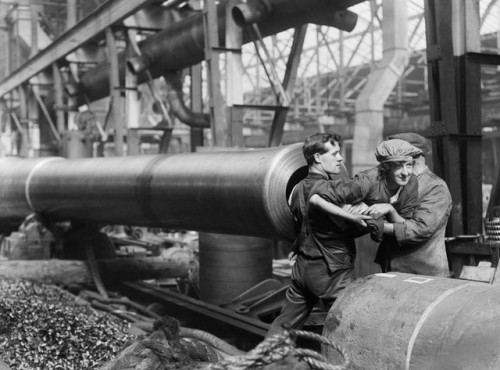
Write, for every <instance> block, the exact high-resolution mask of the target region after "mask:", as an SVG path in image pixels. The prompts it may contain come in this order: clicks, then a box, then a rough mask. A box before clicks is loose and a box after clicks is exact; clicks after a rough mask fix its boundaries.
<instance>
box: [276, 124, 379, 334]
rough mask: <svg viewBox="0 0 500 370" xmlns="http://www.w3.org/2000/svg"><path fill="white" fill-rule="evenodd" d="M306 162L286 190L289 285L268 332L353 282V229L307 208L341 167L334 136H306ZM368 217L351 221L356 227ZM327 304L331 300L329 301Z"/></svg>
mask: <svg viewBox="0 0 500 370" xmlns="http://www.w3.org/2000/svg"><path fill="white" fill-rule="evenodd" d="M302 150H303V153H304V157H305V159H306V161H307V164H308V166H309V173H308V175H307V177H306V178H305V179H304V180H302V181H301V182H300V183H299V184H298V185H297V186H296V187H295V188H294V190H293V191H292V195H291V197H290V208H291V210H292V213H293V215H294V218H295V221H296V227H297V234H298V235H299V236H298V238H297V239H296V241H295V242H294V245H293V248H292V249H293V250H294V253H295V254H296V260H295V263H294V266H293V269H292V285H291V286H290V288H289V289H288V290H287V293H286V301H285V303H284V305H283V308H282V311H281V314H280V315H279V316H278V317H277V318H276V320H275V321H274V322H273V324H272V326H271V329H270V331H269V332H268V336H269V335H272V334H275V333H277V332H278V331H280V330H281V328H282V324H284V323H289V324H290V325H291V327H292V328H300V327H302V325H303V324H304V322H305V321H306V319H307V317H308V316H309V314H310V312H311V311H312V309H313V308H314V306H315V305H316V303H317V302H318V300H320V299H323V300H325V301H326V304H327V305H328V304H329V302H330V301H332V300H333V299H334V298H335V297H336V296H337V294H338V292H340V291H341V290H342V289H343V288H344V287H345V286H346V285H347V284H349V283H350V282H351V281H352V280H353V266H354V258H355V256H356V246H355V244H354V234H352V233H351V231H354V230H355V228H353V227H352V226H350V225H349V224H348V223H347V222H346V220H345V219H343V218H340V217H338V218H335V217H328V216H327V215H326V214H325V213H324V212H322V211H321V210H319V209H318V208H311V209H309V205H308V199H309V195H310V194H313V193H314V191H315V190H316V189H317V187H318V186H319V185H320V182H321V181H324V180H330V179H331V178H332V177H335V176H336V175H338V174H339V173H340V172H341V170H342V166H343V163H342V162H343V160H344V159H343V158H342V156H341V155H340V136H338V135H335V134H327V133H318V134H314V135H311V136H309V137H308V138H306V140H305V142H304V145H303V147H302ZM367 218H370V217H369V216H364V215H360V216H355V217H353V219H352V220H351V221H352V222H354V223H358V224H359V225H361V226H366V225H365V224H364V219H367ZM332 302H333V301H332Z"/></svg>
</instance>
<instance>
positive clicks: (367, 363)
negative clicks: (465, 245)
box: [323, 273, 500, 370]
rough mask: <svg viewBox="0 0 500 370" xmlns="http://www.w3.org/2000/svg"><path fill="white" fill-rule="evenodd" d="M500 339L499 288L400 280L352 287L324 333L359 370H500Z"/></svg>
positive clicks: (386, 277)
mask: <svg viewBox="0 0 500 370" xmlns="http://www.w3.org/2000/svg"><path fill="white" fill-rule="evenodd" d="M499 332H500V286H497V285H492V284H487V283H477V282H471V281H466V280H459V279H449V278H439V277H431V276H419V275H411V274H403V273H390V274H375V275H371V276H368V277H365V278H362V279H358V280H356V281H354V282H353V283H352V284H350V285H349V286H348V287H347V288H346V289H345V290H344V292H342V294H341V295H340V296H339V298H338V299H337V301H335V303H334V304H333V306H332V307H331V309H330V312H329V313H328V316H327V318H326V321H325V326H324V329H323V335H325V336H326V337H327V338H328V339H330V340H332V341H334V342H335V343H339V344H341V345H342V347H343V348H344V350H346V351H347V353H348V354H349V355H350V356H351V359H352V365H351V366H352V368H353V369H359V370H371V369H385V370H402V369H403V370H420V369H500V334H499ZM325 355H326V357H327V359H328V360H329V363H332V364H335V363H341V361H342V360H343V359H342V358H340V357H339V355H338V353H337V352H336V351H334V350H329V349H327V350H326V353H325Z"/></svg>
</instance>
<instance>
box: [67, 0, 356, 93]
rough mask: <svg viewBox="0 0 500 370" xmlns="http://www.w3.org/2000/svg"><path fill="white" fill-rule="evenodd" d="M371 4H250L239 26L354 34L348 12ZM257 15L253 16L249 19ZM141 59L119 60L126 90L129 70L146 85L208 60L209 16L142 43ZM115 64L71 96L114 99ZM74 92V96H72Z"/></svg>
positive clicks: (247, 37)
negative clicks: (321, 28) (309, 27)
mask: <svg viewBox="0 0 500 370" xmlns="http://www.w3.org/2000/svg"><path fill="white" fill-rule="evenodd" d="M362 1H365V0H308V1H304V0H249V1H248V2H247V3H244V4H240V5H239V6H237V7H234V8H233V10H232V13H233V14H234V17H235V20H238V21H239V22H242V23H246V22H250V21H254V20H255V19H253V17H255V18H257V19H259V20H258V22H257V25H258V26H259V29H260V33H261V35H262V36H263V37H265V36H269V35H273V34H276V33H279V32H281V31H285V30H287V29H290V28H294V27H299V26H301V25H303V24H306V23H315V24H322V25H329V26H332V27H336V28H339V29H342V30H346V31H351V30H352V29H353V28H354V26H355V25H356V22H357V15H356V14H355V13H353V12H351V11H348V10H347V8H348V7H350V6H352V5H355V4H357V3H360V2H362ZM226 3H227V1H221V2H219V3H218V4H217V24H218V30H219V43H220V46H221V47H224V45H225V28H226V9H225V8H226ZM249 13H253V14H249ZM242 38H243V40H242V41H243V43H248V42H251V41H253V40H255V35H254V34H253V33H252V32H251V31H250V29H249V28H248V27H245V28H244V29H243V35H242ZM138 46H139V49H140V52H141V55H139V56H137V57H134V58H130V59H127V55H126V53H125V52H122V53H120V54H119V56H118V64H119V65H118V69H119V76H120V80H121V82H120V83H121V85H122V86H123V85H124V83H125V68H127V63H128V68H130V70H131V71H133V72H134V73H136V74H137V76H138V82H139V83H142V82H146V81H147V80H148V78H149V77H148V75H147V74H146V72H145V70H146V69H147V70H148V72H149V73H150V75H151V77H153V78H157V77H160V76H162V75H163V74H164V73H166V72H172V71H179V70H182V69H183V68H187V67H189V66H192V65H195V64H198V63H200V62H202V61H203V60H204V59H205V27H204V14H202V13H201V12H198V13H196V14H193V15H191V16H188V17H186V18H184V19H182V20H180V21H178V22H176V23H173V24H172V25H171V26H169V27H166V28H165V29H164V30H162V31H160V32H158V33H157V34H155V35H153V36H151V37H149V38H147V39H145V40H143V41H142V42H140V43H139V45H138ZM109 74H110V66H109V63H107V62H105V63H101V64H99V65H97V66H96V67H94V68H92V69H90V70H88V71H87V72H85V73H84V74H83V75H82V76H80V81H79V84H78V86H76V89H74V90H73V89H71V92H70V93H71V95H81V94H85V95H86V98H87V99H88V100H89V101H94V100H98V99H101V98H103V97H105V96H108V95H109V92H110V88H109ZM68 92H69V91H68Z"/></svg>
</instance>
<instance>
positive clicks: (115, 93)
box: [106, 27, 123, 156]
mask: <svg viewBox="0 0 500 370" xmlns="http://www.w3.org/2000/svg"><path fill="white" fill-rule="evenodd" d="M106 45H107V48H108V58H109V64H110V67H111V68H110V74H109V85H110V88H111V91H110V96H111V106H110V108H109V109H111V112H110V113H111V115H110V118H111V120H112V122H113V125H114V128H115V133H114V141H115V153H116V155H118V156H122V155H123V126H122V122H123V112H122V109H123V106H122V98H121V91H120V89H121V87H120V74H119V70H118V53H117V51H116V43H115V36H114V34H113V31H112V29H111V28H109V27H108V28H106Z"/></svg>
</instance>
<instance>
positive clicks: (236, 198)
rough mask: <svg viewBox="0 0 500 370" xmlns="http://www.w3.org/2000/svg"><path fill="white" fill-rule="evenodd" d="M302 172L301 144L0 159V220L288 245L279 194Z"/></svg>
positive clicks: (288, 219) (289, 225)
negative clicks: (32, 217) (161, 230)
mask: <svg viewBox="0 0 500 370" xmlns="http://www.w3.org/2000/svg"><path fill="white" fill-rule="evenodd" d="M306 173H307V166H306V163H305V160H304V158H303V155H302V150H301V145H300V144H294V145H289V146H283V147H275V148H269V149H255V150H251V149H246V150H239V151H233V150H231V151H224V152H200V153H186V154H177V155H172V156H165V155H158V156H130V157H112V158H92V159H89V158H82V159H63V158H58V157H51V158H37V159H19V158H1V159H0V204H1V205H2V206H1V207H0V223H4V224H6V223H9V221H12V220H19V221H21V220H23V219H24V218H25V217H26V216H27V215H28V214H30V213H32V212H36V213H38V214H40V215H41V216H42V217H43V218H44V219H45V220H48V221H67V220H70V221H72V222H87V223H100V224H102V223H105V224H124V225H137V226H151V227H165V228H170V229H183V230H197V231H204V232H212V233H221V234H236V235H248V236H259V237H269V238H275V239H282V240H291V239H293V235H294V228H293V220H292V215H291V213H290V211H289V208H288V205H287V195H288V193H289V192H290V191H291V189H292V187H293V186H294V185H295V183H297V182H298V181H300V179H301V178H303V177H304V176H305V175H306Z"/></svg>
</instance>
